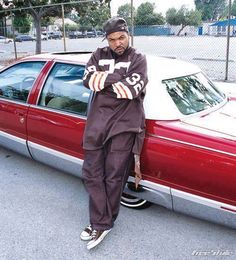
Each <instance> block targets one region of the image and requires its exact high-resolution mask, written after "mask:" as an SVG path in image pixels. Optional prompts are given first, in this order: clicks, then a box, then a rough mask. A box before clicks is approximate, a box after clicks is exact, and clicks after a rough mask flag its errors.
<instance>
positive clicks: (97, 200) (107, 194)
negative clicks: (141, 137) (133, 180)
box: [83, 133, 135, 230]
mask: <svg viewBox="0 0 236 260" xmlns="http://www.w3.org/2000/svg"><path fill="white" fill-rule="evenodd" d="M134 137H135V135H134V133H122V134H119V135H116V136H114V137H112V138H111V139H110V140H108V141H107V142H106V144H105V145H104V147H103V148H102V149H98V150H85V159H84V164H83V179H84V184H85V187H86V189H87V191H88V193H89V213H90V224H91V225H92V227H93V229H96V230H106V229H110V228H112V227H113V225H114V221H115V219H116V218H117V216H118V213H119V208H120V199H121V195H122V192H123V188H124V185H125V183H126V181H127V178H128V176H129V172H130V169H131V166H132V158H133V156H132V155H133V154H132V147H133V144H134Z"/></svg>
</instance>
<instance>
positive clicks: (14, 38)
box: [10, 10, 17, 60]
mask: <svg viewBox="0 0 236 260" xmlns="http://www.w3.org/2000/svg"><path fill="white" fill-rule="evenodd" d="M13 15H14V14H13V13H12V10H11V11H10V16H11V26H12V34H13V43H14V53H15V59H16V60H17V50H16V37H15V28H14V18H13Z"/></svg>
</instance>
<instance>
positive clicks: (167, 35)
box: [0, 24, 236, 82]
mask: <svg viewBox="0 0 236 260" xmlns="http://www.w3.org/2000/svg"><path fill="white" fill-rule="evenodd" d="M0 25H1V24H0ZM53 28H54V29H53ZM24 29H25V28H15V31H16V33H17V34H18V35H21V34H22V33H21V32H23V31H25V30H24ZM177 29H178V28H173V27H168V26H139V27H137V26H134V28H133V29H130V31H131V32H134V37H133V41H132V42H133V45H134V47H135V48H137V49H139V50H140V51H142V52H144V53H146V54H150V55H158V56H164V57H168V58H173V59H181V60H184V61H188V62H192V63H195V64H197V65H198V66H200V67H201V68H202V70H203V71H204V72H205V73H206V74H207V75H208V76H209V77H210V78H211V79H213V80H219V81H222V80H225V79H227V80H228V81H231V82H233V81H235V82H236V48H235V46H236V37H230V44H229V59H228V71H226V66H227V64H226V61H227V37H226V32H225V35H221V36H220V35H218V34H214V35H206V34H205V35H198V28H194V27H189V28H186V30H185V31H183V32H182V34H181V35H180V36H176V30H177ZM224 29H225V30H226V28H224ZM45 32H47V33H46V34H45ZM50 33H52V34H51V36H50ZM53 33H54V36H53ZM0 35H1V36H5V37H6V39H5V40H4V39H0V64H1V65H6V64H8V63H9V62H12V61H13V60H14V59H15V57H16V56H17V58H20V57H23V56H27V55H33V54H34V53H35V41H34V40H35V39H34V38H33V39H32V42H31V41H30V40H29V41H27V42H26V41H22V42H19V41H18V40H19V39H18V38H17V37H16V41H17V42H16V48H15V49H16V52H17V53H16V55H15V53H14V45H13V42H12V41H13V35H12V25H11V24H10V25H9V24H8V25H7V26H4V27H3V26H2V27H0ZM28 35H31V36H33V37H35V29H34V28H33V26H32V27H31V29H30V31H29V33H28ZM56 35H57V36H56ZM102 39H103V35H102V32H101V30H94V29H91V30H84V31H81V30H76V29H73V30H70V29H69V28H67V29H66V30H65V41H63V28H62V27H60V26H54V27H53V26H52V27H51V28H50V29H49V27H47V28H46V29H44V32H43V31H42V36H41V40H42V42H41V45H42V52H54V51H56V52H58V51H82V50H86V51H93V50H95V49H96V48H97V47H101V46H104V45H106V44H107V43H106V41H102ZM157 71H158V68H157Z"/></svg>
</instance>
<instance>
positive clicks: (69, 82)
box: [27, 62, 91, 176]
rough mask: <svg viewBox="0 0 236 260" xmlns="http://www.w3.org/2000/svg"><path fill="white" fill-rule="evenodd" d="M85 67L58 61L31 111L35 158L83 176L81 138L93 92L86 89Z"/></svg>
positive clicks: (29, 127) (30, 141) (30, 140)
mask: <svg viewBox="0 0 236 260" xmlns="http://www.w3.org/2000/svg"><path fill="white" fill-rule="evenodd" d="M83 74H84V66H81V65H76V64H69V63H60V62H56V63H55V64H54V66H53V67H52V69H51V70H50V72H49V75H48V76H47V79H46V80H45V84H44V86H43V88H42V90H41V92H40V94H39V97H38V100H37V102H36V104H35V105H34V106H31V107H30V109H29V112H28V121H27V131H28V145H29V149H30V151H31V154H32V156H33V157H34V158H35V159H36V160H38V161H41V162H44V163H46V164H49V165H51V166H53V167H56V168H58V169H60V170H65V171H67V172H70V173H72V174H75V175H78V176H80V173H81V171H80V170H81V169H80V166H81V165H82V160H83V148H82V138H83V132H84V127H85V122H86V116H87V109H88V104H89V100H90V96H91V91H90V90H89V89H87V88H85V87H84V86H83V81H82V77H83Z"/></svg>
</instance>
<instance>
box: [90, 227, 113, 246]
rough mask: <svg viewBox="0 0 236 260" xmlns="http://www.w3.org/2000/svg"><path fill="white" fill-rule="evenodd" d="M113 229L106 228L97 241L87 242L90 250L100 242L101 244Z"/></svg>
mask: <svg viewBox="0 0 236 260" xmlns="http://www.w3.org/2000/svg"><path fill="white" fill-rule="evenodd" d="M110 231H111V229H108V230H105V231H104V232H103V233H102V235H101V236H100V237H99V238H98V239H97V240H96V241H93V240H92V241H90V242H88V244H87V249H88V250H90V249H92V248H94V247H95V246H97V245H98V244H100V243H101V242H102V240H103V239H104V238H105V236H106V235H107V234H108V233H109V232H110Z"/></svg>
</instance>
